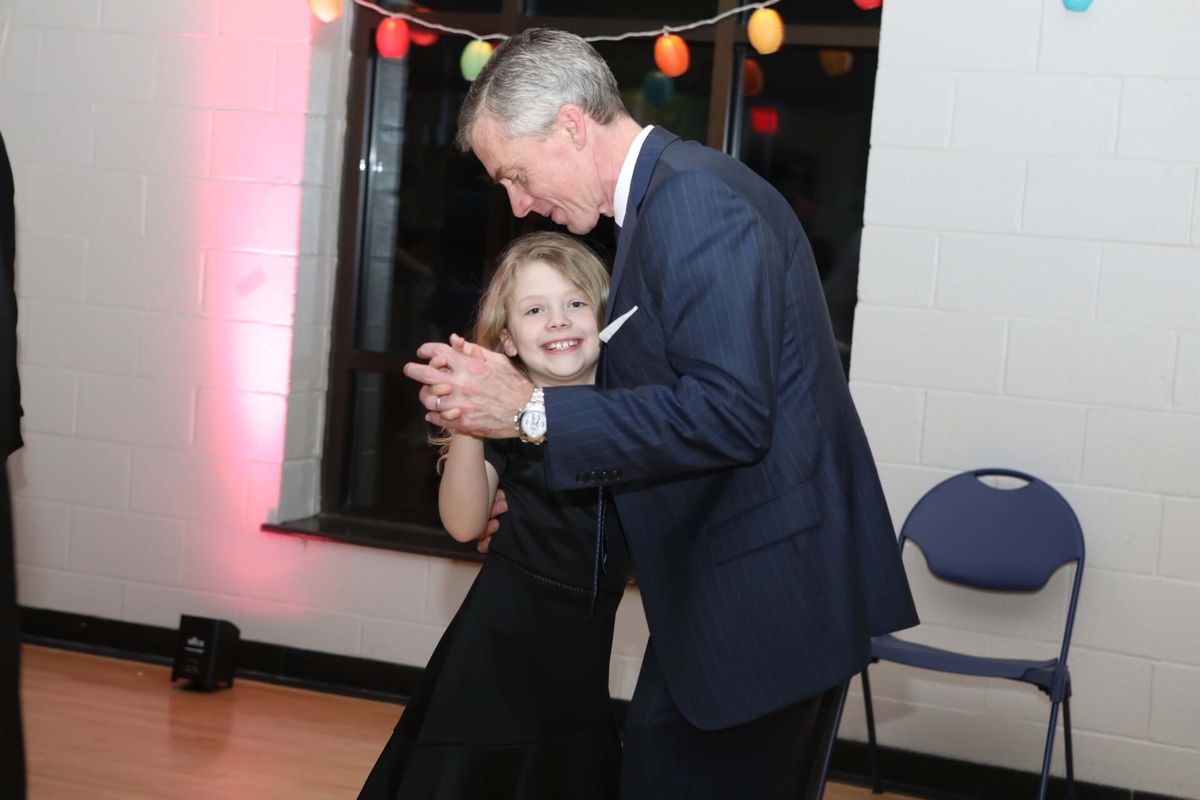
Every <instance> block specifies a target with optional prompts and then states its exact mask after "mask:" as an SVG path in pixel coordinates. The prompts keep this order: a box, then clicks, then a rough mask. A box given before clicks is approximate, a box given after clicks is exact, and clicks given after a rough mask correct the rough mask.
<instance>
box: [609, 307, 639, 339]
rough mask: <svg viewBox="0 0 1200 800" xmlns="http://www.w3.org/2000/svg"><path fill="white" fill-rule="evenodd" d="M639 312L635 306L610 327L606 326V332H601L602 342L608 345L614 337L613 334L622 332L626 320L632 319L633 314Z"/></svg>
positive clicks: (615, 320) (610, 324) (611, 323)
mask: <svg viewBox="0 0 1200 800" xmlns="http://www.w3.org/2000/svg"><path fill="white" fill-rule="evenodd" d="M637 310H638V307H637V306H634V307H633V308H631V309H629V310H628V311H626V312H625V313H624V314H622V315H621V316H619V317H617V318H616V319H614V320H613V321H612V322H610V323H608V325H606V326H604V330H602V331H600V341H602V342H604V343H605V344H608V340H609V339H611V338H612V337H613V334H615V333H616V332H617V331H619V330H621V326H622V325H624V324H625V320H627V319H629V318H630V317H632V316H633V312H635V311H637Z"/></svg>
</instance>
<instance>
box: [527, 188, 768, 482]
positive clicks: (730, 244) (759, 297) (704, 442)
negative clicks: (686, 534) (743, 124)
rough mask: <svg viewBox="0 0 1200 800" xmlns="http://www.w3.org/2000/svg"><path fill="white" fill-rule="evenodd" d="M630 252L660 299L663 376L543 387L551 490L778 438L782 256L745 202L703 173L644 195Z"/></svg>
mask: <svg viewBox="0 0 1200 800" xmlns="http://www.w3.org/2000/svg"><path fill="white" fill-rule="evenodd" d="M631 246H632V247H633V250H631V252H630V255H629V257H630V258H632V259H634V260H635V261H634V262H633V263H631V264H630V269H633V268H634V267H635V266H636V269H637V270H638V272H639V278H640V279H641V280H644V281H645V283H646V286H647V289H648V291H649V293H650V294H651V296H652V297H654V299H655V300H656V301H657V304H658V306H657V307H658V308H659V310H660V311H661V319H662V335H663V337H664V348H665V355H666V360H667V363H668V364H669V366H670V372H669V374H667V375H665V376H664V378H665V380H664V381H663V382H662V383H659V384H656V385H648V386H642V387H638V388H635V389H614V390H600V389H597V388H595V387H565V388H560V389H550V390H547V392H546V401H547V414H548V418H549V420H550V436H549V439H548V442H547V480H548V481H549V482H550V484H551V486H552V487H554V488H569V487H572V486H578V485H581V484H582V485H589V484H595V483H614V482H624V481H643V480H655V479H669V478H673V477H678V476H682V475H686V474H690V473H695V472H700V471H704V470H709V469H717V468H721V467H727V466H732V465H738V464H747V463H753V462H755V461H757V460H759V459H761V458H762V456H763V455H764V454H765V452H766V450H767V447H768V446H769V444H770V442H771V437H772V432H773V427H774V416H775V409H776V406H777V403H776V396H775V392H776V388H775V386H776V377H777V373H778V357H779V352H780V343H781V341H782V336H783V296H784V291H783V270H784V265H785V255H784V252H783V248H782V247H781V246H780V245H779V243H778V237H777V234H776V233H774V232H772V231H770V230H769V229H768V227H767V225H766V222H765V220H764V219H763V218H762V216H761V215H760V214H759V213H758V212H757V211H756V210H755V209H754V208H753V207H752V206H751V205H750V203H749V201H748V200H747V199H746V198H745V197H743V196H742V195H740V194H739V193H737V192H736V191H735V190H734V189H733V188H731V187H730V186H729V185H728V184H726V183H725V182H724V181H722V180H720V179H719V178H717V177H716V176H714V175H712V174H710V173H707V172H702V171H688V172H681V173H677V174H675V175H672V176H671V177H670V178H668V179H667V180H666V181H664V182H663V183H662V184H661V185H660V186H659V187H658V188H657V190H656V191H655V193H654V195H653V196H651V197H649V198H647V202H646V203H645V205H644V206H643V208H642V211H641V214H640V217H639V223H638V229H637V239H636V241H635V242H633V243H632V245H631Z"/></svg>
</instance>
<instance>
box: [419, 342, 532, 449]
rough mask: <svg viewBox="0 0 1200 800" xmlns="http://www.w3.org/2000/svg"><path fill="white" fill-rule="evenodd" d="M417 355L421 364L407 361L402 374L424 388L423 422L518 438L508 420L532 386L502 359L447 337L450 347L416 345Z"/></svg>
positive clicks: (479, 434) (492, 436) (486, 436)
mask: <svg viewBox="0 0 1200 800" xmlns="http://www.w3.org/2000/svg"><path fill="white" fill-rule="evenodd" d="M417 357H418V358H420V359H423V360H424V361H423V362H422V361H410V362H408V363H407V364H405V365H404V374H405V375H407V376H408V377H410V378H412V379H413V380H414V381H417V382H418V383H421V384H424V385H423V386H422V387H421V392H420V399H421V405H422V406H424V407H425V411H426V412H427V413H426V414H425V420H426V421H427V422H430V423H432V424H433V425H437V426H439V427H442V428H445V429H446V430H448V431H450V432H452V433H466V434H469V435H471V436H477V437H480V438H483V439H508V438H511V437H513V436H516V435H517V430H516V426H515V425H514V424H513V418H514V417H515V416H516V413H517V411H519V410H520V409H521V407H522V406H524V405H525V404H526V403H528V402H529V398H530V396H531V395H532V394H533V388H534V387H533V384H532V383H531V382H530V381H529V379H528V378H526V377H525V376H524V375H522V374H521V373H520V372H518V371H517V369H516V367H514V366H513V365H512V362H510V361H509V360H508V358H507V357H506V356H504V355H502V354H500V353H496V352H493V351H491V350H488V349H487V348H484V347H480V346H479V345H477V344H475V343H474V342H468V341H467V340H466V339H464V338H463V337H461V336H459V335H458V334H452V335H451V336H450V342H449V344H446V343H444V342H426V343H425V344H423V345H421V346H420V347H419V348H417Z"/></svg>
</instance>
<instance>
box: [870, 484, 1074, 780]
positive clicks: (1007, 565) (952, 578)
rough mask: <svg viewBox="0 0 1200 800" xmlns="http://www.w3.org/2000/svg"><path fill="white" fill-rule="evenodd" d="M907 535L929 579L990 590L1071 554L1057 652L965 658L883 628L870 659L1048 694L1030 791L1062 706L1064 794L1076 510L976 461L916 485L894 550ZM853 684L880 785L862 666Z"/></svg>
mask: <svg viewBox="0 0 1200 800" xmlns="http://www.w3.org/2000/svg"><path fill="white" fill-rule="evenodd" d="M991 476H1002V477H1008V478H1017V479H1020V480H1023V481H1027V483H1026V484H1025V485H1024V486H1021V487H1019V488H1013V489H1007V488H1005V489H998V488H995V487H992V486H989V485H987V484H985V483H983V482H981V481H980V478H986V477H991ZM908 540H912V542H913V543H914V544H916V545H917V547H919V548H920V550H921V552H922V554H923V555H924V556H925V560H926V562H927V563H928V565H929V571H930V572H932V573H933V574H934V575H935V576H936V577H938V578H940V579H941V580H944V581H949V582H950V583H955V584H958V585H960V586H966V587H970V588H975V589H982V590H987V591H993V592H1034V591H1037V590H1039V589H1042V588H1043V587H1044V586H1045V585H1046V583H1047V582H1048V581H1049V580H1050V577H1051V576H1052V575H1053V574H1054V573H1055V572H1056V571H1057V570H1058V569H1059V568H1060V567H1062V566H1063V565H1064V564H1069V563H1071V562H1075V578H1074V583H1073V584H1072V586H1071V602H1070V606H1069V608H1068V611H1067V626H1066V630H1065V631H1064V633H1063V638H1062V647H1061V649H1060V650H1059V654H1058V658H1052V659H1049V660H1043V661H1034V660H1026V659H1017V658H987V657H984V656H971V655H966V654H963V653H956V652H952V651H949V650H942V649H939V648H936V647H929V646H927V645H923V644H916V643H914V642H907V641H904V640H903V639H898V638H896V637H895V636H892V635H890V634H889V635H885V636H876V637H874V638H872V640H871V660H872V662H876V661H893V662H895V663H898V664H907V665H909V666H913V667H922V668H924V669H932V670H937V671H939V672H952V673H956V674H959V675H981V676H984V677H989V678H1007V679H1009V680H1014V681H1022V682H1024V683H1031V684H1033V685H1034V686H1036V687H1038V688H1039V689H1041V690H1042V691H1043V692H1045V693H1046V694H1047V695H1048V696H1049V698H1050V726H1049V729H1048V730H1047V732H1046V749H1045V755H1044V756H1043V757H1042V777H1041V784H1040V787H1039V789H1038V797H1039V798H1045V797H1046V788H1047V785H1048V784H1049V778H1050V754H1051V752H1052V751H1053V749H1054V733H1055V727H1056V724H1057V722H1058V707H1059V705H1060V704H1061V705H1062V711H1063V747H1064V751H1065V755H1066V761H1067V797H1068V798H1070V797H1073V796H1074V788H1075V768H1074V763H1073V760H1072V757H1071V673H1070V671H1069V670H1068V669H1067V650H1068V648H1069V647H1070V645H1071V628H1072V627H1073V626H1074V624H1075V605H1076V602H1077V601H1078V599H1079V584H1080V580H1081V579H1082V577H1083V531H1082V530H1081V529H1080V527H1079V520H1078V519H1076V517H1075V512H1074V511H1072V510H1071V507H1070V506H1069V505H1068V504H1067V501H1066V500H1064V499H1063V497H1062V495H1060V494H1059V493H1058V492H1056V491H1055V490H1054V489H1053V488H1051V487H1050V486H1049V485H1047V484H1046V483H1043V482H1042V481H1040V480H1038V479H1037V478H1035V477H1033V476H1032V475H1026V474H1025V473H1023V472H1017V471H1015V470H1009V469H977V470H972V471H971V472H964V473H962V474H960V475H955V476H954V477H952V478H948V479H947V480H944V481H942V482H941V483H939V484H938V485H937V486H935V487H933V488H932V489H930V490H929V491H928V492H926V493H925V495H924V496H923V497H922V498H921V499H920V501H918V503H917V505H916V507H914V508H913V510H912V512H911V513H910V514H909V515H908V519H907V520H905V522H904V527H903V528H902V529H901V531H900V538H899V543H900V547H901V549H903V548H904V543H905V542H906V541H908ZM862 684H863V700H864V702H865V705H866V712H867V738H868V747H869V752H870V759H871V782H872V788H873V789H874V791H875V792H876V793H879V792H880V783H879V764H878V756H877V753H876V746H875V713H874V709H873V708H872V705H871V683H870V678H869V677H868V675H867V670H866V669H864V670H863V673H862Z"/></svg>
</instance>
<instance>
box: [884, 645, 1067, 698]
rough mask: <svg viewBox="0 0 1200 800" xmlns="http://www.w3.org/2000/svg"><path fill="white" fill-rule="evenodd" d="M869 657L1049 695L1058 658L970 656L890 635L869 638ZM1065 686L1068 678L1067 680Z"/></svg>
mask: <svg viewBox="0 0 1200 800" xmlns="http://www.w3.org/2000/svg"><path fill="white" fill-rule="evenodd" d="M871 657H872V658H873V659H875V660H879V661H893V662H895V663H897V664H907V665H908V666H910V667H921V668H922V669H932V670H937V671H938V672H953V673H956V674H959V675H980V676H983V677H985V678H1008V679H1010V680H1014V681H1022V682H1024V683H1032V684H1033V685H1035V686H1037V687H1039V688H1040V689H1042V690H1043V691H1045V692H1047V693H1049V692H1050V690H1051V685H1052V683H1053V681H1054V672H1055V668H1056V667H1057V666H1058V659H1057V658H1051V659H1048V660H1046V661H1034V660H1030V659H1024V658H989V657H987V656H970V655H967V654H965V653H955V652H954V651H952V650H942V649H940V648H937V647H930V646H929V645H925V644H917V643H916V642H909V641H905V640H904V639H898V638H896V637H895V636H892V635H891V634H885V635H883V636H873V637H871ZM1067 681H1068V685H1069V681H1070V678H1068V679H1067Z"/></svg>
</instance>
